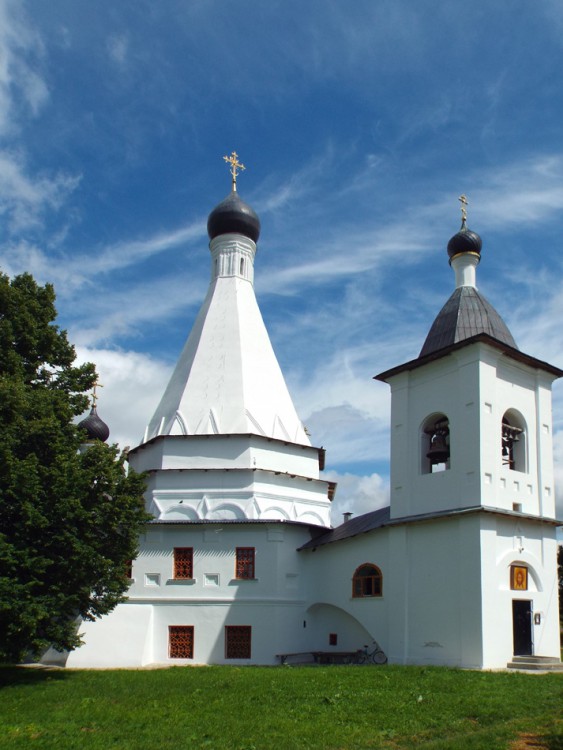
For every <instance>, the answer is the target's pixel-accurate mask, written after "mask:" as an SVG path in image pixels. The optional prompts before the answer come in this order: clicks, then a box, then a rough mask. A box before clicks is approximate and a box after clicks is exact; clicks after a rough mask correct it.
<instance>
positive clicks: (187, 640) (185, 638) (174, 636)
mask: <svg viewBox="0 0 563 750" xmlns="http://www.w3.org/2000/svg"><path fill="white" fill-rule="evenodd" d="M168 656H169V657H170V659H193V658H194V626H193V625H169V627H168Z"/></svg>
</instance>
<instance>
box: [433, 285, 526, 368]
mask: <svg viewBox="0 0 563 750" xmlns="http://www.w3.org/2000/svg"><path fill="white" fill-rule="evenodd" d="M480 333H486V334H488V335H489V336H491V337H492V338H494V339H497V340H498V341H500V342H502V343H503V344H507V345H508V346H510V347H512V348H513V349H518V347H517V346H516V342H515V341H514V339H513V337H512V334H511V333H510V331H509V330H508V328H507V326H506V323H505V322H504V320H503V319H502V318H501V317H500V315H499V314H498V312H497V311H496V310H495V308H494V307H493V306H492V305H491V303H490V302H488V301H487V300H486V299H485V297H483V295H482V294H480V293H479V292H478V291H477V289H475V287H472V286H462V287H458V288H457V289H456V290H455V291H454V293H453V294H452V296H451V297H450V298H449V300H448V301H447V302H446V304H445V305H444V307H443V308H442V309H441V310H440V312H439V313H438V316H437V317H436V320H435V321H434V323H433V324H432V327H431V328H430V331H429V332H428V336H427V337H426V341H425V342H424V345H423V347H422V349H421V352H420V355H419V356H420V357H424V356H426V355H427V354H432V353H433V352H437V351H439V350H440V349H444V348H445V347H447V346H450V345H451V344H456V343H458V342H459V341H464V340H465V339H469V338H471V337H472V336H476V335H478V334H480Z"/></svg>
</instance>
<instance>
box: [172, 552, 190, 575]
mask: <svg viewBox="0 0 563 750" xmlns="http://www.w3.org/2000/svg"><path fill="white" fill-rule="evenodd" d="M193 562H194V550H193V547H174V578H193V574H194V566H193Z"/></svg>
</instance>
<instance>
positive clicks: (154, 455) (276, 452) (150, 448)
mask: <svg viewBox="0 0 563 750" xmlns="http://www.w3.org/2000/svg"><path fill="white" fill-rule="evenodd" d="M129 461H130V464H131V466H132V468H134V469H135V471H138V472H142V471H149V470H153V469H220V468H225V469H248V468H251V469H253V468H260V469H269V470H271V471H284V472H288V473H292V474H298V475H301V476H306V477H311V478H312V479H318V478H319V454H318V450H317V448H313V447H312V446H310V445H300V444H297V443H288V442H284V441H280V440H274V439H272V438H264V437H261V436H259V435H197V436H188V437H186V438H179V437H178V436H175V435H172V436H160V437H158V438H155V439H153V440H152V441H151V442H150V443H145V444H142V445H141V446H139V447H138V448H137V449H135V451H132V452H131V453H130V456H129Z"/></svg>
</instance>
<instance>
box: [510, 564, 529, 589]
mask: <svg viewBox="0 0 563 750" xmlns="http://www.w3.org/2000/svg"><path fill="white" fill-rule="evenodd" d="M510 588H511V589H512V590H513V591H527V590H528V568H526V567H524V566H523V565H511V566H510Z"/></svg>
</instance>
